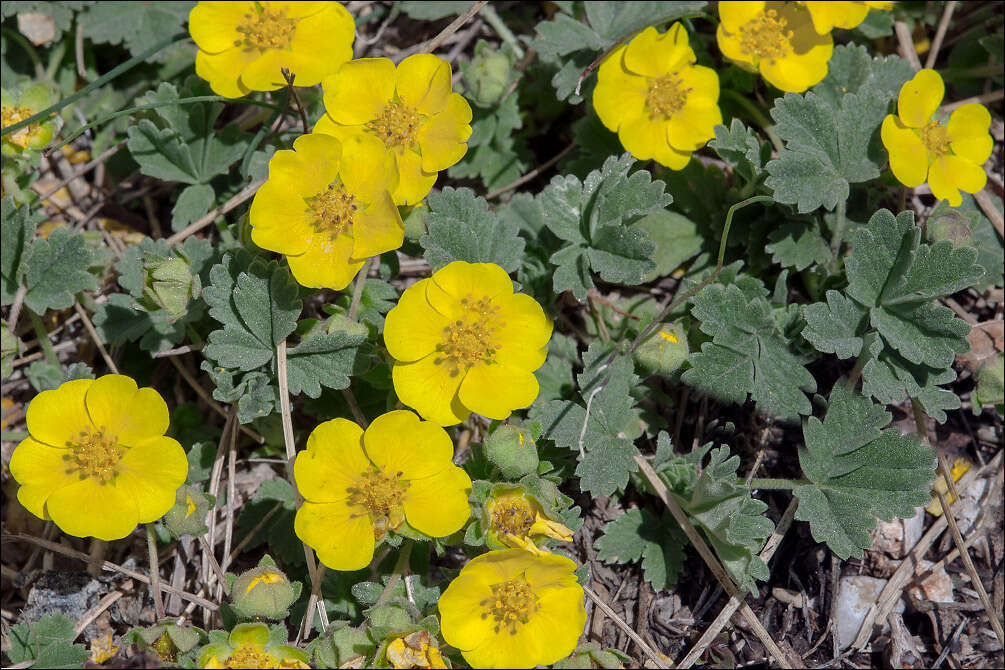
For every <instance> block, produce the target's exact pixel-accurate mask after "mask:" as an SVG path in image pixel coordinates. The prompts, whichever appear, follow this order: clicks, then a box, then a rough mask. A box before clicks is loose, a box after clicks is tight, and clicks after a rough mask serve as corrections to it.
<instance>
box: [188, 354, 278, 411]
mask: <svg viewBox="0 0 1005 670" xmlns="http://www.w3.org/2000/svg"><path fill="white" fill-rule="evenodd" d="M202 369H203V370H205V371H206V372H207V373H209V377H210V379H212V380H213V383H214V384H215V385H216V388H215V389H213V397H214V398H216V399H217V400H219V401H220V402H223V403H227V404H234V403H236V404H237V419H238V421H240V422H241V423H251V422H252V421H254V420H255V419H261V418H263V417H266V416H268V415H270V414H272V411H273V410H274V409H275V407H276V406H277V405H278V404H279V389H278V388H276V386H274V385H273V384H272V377H271V376H269V375H267V374H264V373H262V372H258V371H252V372H246V373H244V374H243V375H240V377H239V379H240V381H237V379H238V377H237V376H236V375H235V374H234V372H231V371H228V370H227V369H226V368H222V367H219V366H214V365H213V364H212V363H211V362H210V361H203V362H202Z"/></svg>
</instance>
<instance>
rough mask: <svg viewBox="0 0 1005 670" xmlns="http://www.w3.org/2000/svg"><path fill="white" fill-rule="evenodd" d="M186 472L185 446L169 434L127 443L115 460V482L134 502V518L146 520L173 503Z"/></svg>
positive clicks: (163, 512) (157, 517)
mask: <svg viewBox="0 0 1005 670" xmlns="http://www.w3.org/2000/svg"><path fill="white" fill-rule="evenodd" d="M187 476H188V459H187V458H186V457H185V450H184V449H182V447H181V445H180V444H178V442H177V441H175V440H173V439H171V438H170V437H164V436H162V437H157V438H153V439H151V440H147V441H146V442H144V443H142V444H140V445H138V446H135V447H131V448H130V449H127V450H126V453H125V454H123V455H122V460H121V461H119V468H118V474H117V475H116V477H115V486H116V487H117V488H119V489H122V490H123V491H125V492H126V493H127V494H128V495H129V497H130V498H131V499H132V500H133V501H134V502H135V504H136V511H137V515H138V516H137V519H138V520H139V522H140V523H150V522H151V521H156V520H157V519H159V518H161V517H162V516H164V514H165V513H166V512H167V511H168V510H169V509H171V508H172V507H173V506H174V504H175V492H176V491H177V490H178V487H179V486H181V485H182V484H184V483H185V478H186V477H187Z"/></svg>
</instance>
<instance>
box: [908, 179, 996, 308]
mask: <svg viewBox="0 0 1005 670" xmlns="http://www.w3.org/2000/svg"><path fill="white" fill-rule="evenodd" d="M991 200H992V202H993V203H994V205H995V207H996V208H997V209H998V211H999V212H1001V211H1002V202H1001V198H998V197H997V196H991ZM947 215H954V216H956V217H962V218H963V219H964V220H965V221H966V222H967V223H968V226H967V227H968V228H969V231H970V237H969V239H967V240H963V241H961V242H957V243H956V244H957V246H970V247H974V248H976V249H977V264H978V265H980V266H981V267H982V268H984V272H985V275H984V277H983V278H982V279H981V280H980V281H978V282H977V284H976V285H975V286H974V288H976V289H977V290H978V291H979V292H980V291H983V290H984V289H986V288H988V287H990V286H1001V285H1002V283H1003V282H1005V247H1003V244H1002V238H1001V237H1000V236H999V235H998V233H997V232H996V231H995V229H994V226H993V225H991V222H990V221H988V218H987V217H986V216H984V212H983V211H981V209H980V207H978V206H977V203H976V201H974V197H973V196H972V195H970V194H969V193H964V194H963V204H962V205H960V206H959V207H950V206H949V203H948V202H946V201H945V200H942V201H940V202H939V203H938V204H937V205H936V206H935V209H934V210H932V213H931V215H929V218H928V224H927V231H928V235H929V238H931V236H932V231H933V228H934V227H933V222H936V223H937V222H938V221H939V220H940V219H941V218H943V217H945V216H947Z"/></svg>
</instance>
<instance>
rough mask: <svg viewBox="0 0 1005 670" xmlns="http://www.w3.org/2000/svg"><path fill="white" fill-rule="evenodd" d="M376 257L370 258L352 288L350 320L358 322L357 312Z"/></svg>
mask: <svg viewBox="0 0 1005 670" xmlns="http://www.w3.org/2000/svg"><path fill="white" fill-rule="evenodd" d="M374 258H376V256H373V257H371V258H368V259H367V260H366V262H365V263H363V267H361V268H360V270H359V275H358V276H357V277H356V283H355V284H354V285H353V287H352V302H351V303H349V320H350V321H355V320H356V312H358V311H359V303H360V301H361V300H362V299H363V286H365V285H366V276H367V275H368V274H369V273H370V266H371V265H373V259H374Z"/></svg>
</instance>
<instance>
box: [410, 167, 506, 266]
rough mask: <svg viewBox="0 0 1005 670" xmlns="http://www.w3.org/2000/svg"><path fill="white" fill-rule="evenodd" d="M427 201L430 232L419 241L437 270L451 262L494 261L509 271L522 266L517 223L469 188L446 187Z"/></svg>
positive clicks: (427, 220)
mask: <svg viewBox="0 0 1005 670" xmlns="http://www.w3.org/2000/svg"><path fill="white" fill-rule="evenodd" d="M426 203H427V205H428V206H429V215H428V216H427V217H426V227H427V232H426V234H425V235H423V236H422V238H420V240H419V244H421V245H422V247H423V249H425V258H426V260H427V261H429V264H430V265H432V266H433V268H434V269H439V268H441V267H443V266H444V265H446V264H447V263H450V262H451V261H467V262H469V263H495V264H496V265H500V266H502V268H503V269H504V270H506V272H514V271H516V270H517V269H518V268H519V267H520V259H521V257H522V256H523V248H524V240H523V238H521V237H520V236H519V235H518V228H517V226H516V224H515V223H513V222H512V221H511V220H507V219H499V218H498V217H496V216H495V215H494V214H493V213H492V212H490V211H489V207H488V202H486V201H485V198H482V197H475V194H474V191H472V190H471V189H469V188H461V189H455V188H452V187H450V186H447V187H446V188H444V189H443V191H442V192H441V193H436V194H431V195H430V196H429V197H428V198H427V199H426Z"/></svg>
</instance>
